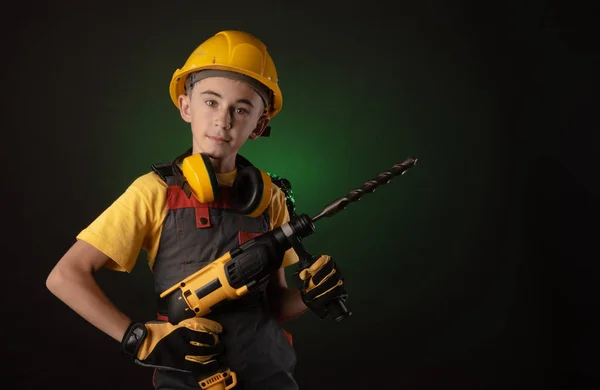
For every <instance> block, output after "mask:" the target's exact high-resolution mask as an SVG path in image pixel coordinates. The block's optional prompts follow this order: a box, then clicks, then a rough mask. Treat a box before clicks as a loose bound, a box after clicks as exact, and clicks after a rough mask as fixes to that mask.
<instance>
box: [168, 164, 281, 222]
mask: <svg viewBox="0 0 600 390" xmlns="http://www.w3.org/2000/svg"><path fill="white" fill-rule="evenodd" d="M187 154H189V153H186V154H184V155H182V156H180V157H178V158H177V159H176V160H175V161H174V162H173V165H174V166H173V170H174V171H175V172H176V173H177V174H179V170H180V169H181V174H182V176H183V177H181V179H182V188H184V189H186V190H187V189H189V193H188V197H189V196H190V194H193V195H194V197H195V198H196V199H197V200H198V201H199V202H200V203H210V202H213V201H215V200H218V198H219V191H218V187H219V182H218V180H217V174H216V173H215V170H214V168H213V166H212V163H211V162H210V158H209V157H208V156H207V155H206V154H204V153H197V154H192V155H188V156H187V157H185V158H183V157H184V156H185V155H187ZM181 158H183V161H182V162H181V168H180V167H179V166H178V163H179V161H180V160H181ZM236 165H237V167H238V172H237V175H236V177H235V180H234V182H233V185H232V187H231V201H232V202H233V205H234V207H235V209H236V210H237V211H238V212H239V213H241V214H243V215H247V216H249V217H258V216H260V215H261V214H262V213H264V211H265V210H266V209H267V207H269V203H270V202H271V195H272V194H271V189H272V181H271V176H269V174H267V173H266V172H263V171H261V170H260V169H258V168H256V167H255V166H253V165H252V164H251V163H250V162H249V161H248V160H246V159H245V158H243V157H242V156H240V155H238V158H237V160H236ZM185 187H187V188H185Z"/></svg>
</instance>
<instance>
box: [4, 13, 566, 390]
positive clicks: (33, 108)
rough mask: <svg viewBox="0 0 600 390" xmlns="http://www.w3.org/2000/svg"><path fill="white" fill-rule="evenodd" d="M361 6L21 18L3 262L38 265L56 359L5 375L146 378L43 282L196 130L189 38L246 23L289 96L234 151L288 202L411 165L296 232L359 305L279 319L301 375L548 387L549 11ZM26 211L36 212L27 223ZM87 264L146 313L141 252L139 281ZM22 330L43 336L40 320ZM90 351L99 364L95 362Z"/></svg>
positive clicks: (39, 296)
mask: <svg viewBox="0 0 600 390" xmlns="http://www.w3.org/2000/svg"><path fill="white" fill-rule="evenodd" d="M369 3H370V6H369V7H368V8H358V6H356V7H353V6H350V5H348V4H346V5H345V6H344V7H340V8H336V9H335V10H332V11H328V10H327V9H325V8H323V6H322V5H321V6H318V7H317V4H309V3H306V2H302V3H301V4H299V5H289V4H286V5H282V4H283V3H271V4H269V3H264V4H262V3H261V4H254V5H250V4H242V3H240V4H236V5H235V6H234V5H233V4H232V3H227V4H223V5H215V4H210V3H205V2H194V1H179V2H174V3H173V4H169V5H167V4H163V2H157V3H155V4H152V5H150V4H149V3H144V5H140V7H139V8H134V7H131V8H127V9H125V8H119V5H114V6H110V7H109V6H106V5H104V6H101V7H97V6H92V5H76V4H75V3H73V4H65V5H61V6H46V7H42V8H35V9H34V10H30V11H31V12H28V13H27V14H22V15H21V16H20V18H21V19H22V23H21V24H20V27H19V28H18V29H17V31H16V36H19V37H20V40H21V41H20V43H16V42H13V47H14V48H15V56H13V57H10V58H11V59H10V60H8V61H7V62H6V64H5V65H6V66H7V67H8V71H9V72H8V73H7V74H8V75H10V80H9V81H10V82H11V84H10V85H13V86H14V88H13V89H11V91H12V93H13V94H14V96H13V99H14V100H13V103H14V102H15V101H16V102H20V104H13V106H12V107H13V108H12V111H11V114H12V115H13V117H14V118H15V121H14V124H12V125H11V126H12V128H13V131H12V132H11V134H12V135H11V138H14V142H13V143H12V145H16V147H15V148H13V150H12V151H13V152H16V153H20V155H21V156H22V155H23V154H24V153H29V155H33V156H34V158H22V159H20V164H21V168H22V169H23V171H24V172H29V173H31V175H32V177H29V178H27V180H25V181H24V182H23V185H24V186H25V188H27V189H28V191H26V193H25V194H23V190H22V187H21V190H20V189H18V188H17V187H11V188H10V189H8V190H7V194H8V195H9V196H15V198H18V199H20V200H19V202H23V203H19V204H23V205H25V204H27V207H22V208H19V213H20V214H19V217H18V218H19V220H20V221H22V222H23V224H24V225H25V226H27V229H28V230H27V233H28V234H27V235H26V237H25V238H23V237H22V236H21V238H19V239H18V240H24V241H23V243H22V244H21V245H20V247H25V248H28V251H29V252H28V253H27V255H26V256H25V257H24V258H27V259H35V262H36V264H35V266H34V267H33V268H35V270H36V271H35V277H33V278H32V277H31V275H30V272H31V268H30V267H23V269H19V270H17V271H15V272H16V274H17V275H22V276H24V275H27V277H28V278H29V279H31V280H33V283H34V284H35V286H34V289H35V290H36V291H37V292H36V293H35V297H34V299H35V300H36V301H37V302H39V303H40V306H38V308H39V310H40V315H42V316H43V317H44V318H51V319H52V321H51V323H50V324H48V325H47V326H45V328H44V329H45V331H44V332H46V333H43V334H44V336H42V338H43V341H39V342H40V343H43V344H44V348H43V350H44V352H40V351H37V353H38V354H39V353H42V354H43V355H44V356H51V359H49V360H51V361H47V362H44V363H43V364H36V365H35V366H34V367H32V366H27V367H28V368H22V367H23V365H21V363H19V362H20V361H21V357H23V359H25V353H24V352H22V351H19V348H18V346H16V345H15V346H10V347H9V350H10V351H13V352H15V354H18V356H19V358H17V359H15V362H14V368H15V370H16V371H15V372H23V373H29V374H23V375H16V376H15V379H16V380H17V381H21V382H19V383H23V384H24V383H28V384H30V385H31V386H33V387H31V388H38V387H41V386H42V385H44V386H46V385H48V384H51V383H56V381H60V382H61V383H63V384H64V386H62V388H71V387H69V386H73V388H75V387H77V385H83V386H85V387H86V388H105V387H112V388H134V387H135V388H151V385H150V382H149V371H148V370H146V369H143V368H141V367H138V366H135V365H132V364H131V363H130V362H129V361H126V360H125V359H124V358H122V357H120V355H118V352H117V349H118V346H117V345H116V343H113V342H111V341H108V339H107V338H106V337H105V336H104V335H103V334H101V333H100V332H98V331H97V330H96V329H93V328H92V327H91V326H89V324H87V323H86V322H85V321H84V320H82V319H81V318H79V317H78V316H77V315H76V314H74V313H73V312H71V311H70V310H69V309H68V308H67V307H66V306H64V305H62V304H60V303H59V302H58V301H57V300H56V298H54V297H53V296H51V295H50V294H49V293H48V292H47V291H46V290H45V289H44V286H43V283H44V279H45V277H46V276H47V274H48V272H50V270H51V268H52V267H53V266H54V264H55V263H56V261H58V260H59V259H60V256H62V254H63V253H64V251H65V250H66V249H68V247H69V246H70V245H71V244H72V242H73V240H74V237H75V235H76V234H77V233H78V232H79V230H81V229H82V228H83V227H85V226H86V225H87V224H88V223H89V222H91V221H92V220H93V219H94V218H95V217H96V216H97V215H98V214H99V213H100V212H101V211H102V210H103V209H104V208H105V207H107V206H108V205H109V204H110V203H111V202H112V201H113V200H114V199H115V198H116V197H117V196H119V195H120V193H121V192H123V191H124V190H125V188H126V187H127V186H128V185H129V183H130V182H131V181H133V180H134V179H135V178H136V177H138V176H139V175H142V174H144V173H146V172H147V171H148V170H149V169H150V164H152V163H155V162H162V161H166V160H171V159H172V158H174V157H175V156H177V155H178V154H180V153H181V151H183V150H184V149H185V148H187V147H188V146H189V145H190V142H191V137H190V132H189V129H188V127H187V124H186V123H185V122H183V121H182V120H181V118H180V117H179V113H178V111H177V110H176V108H175V107H174V106H173V105H172V103H171V101H170V99H169V95H168V84H169V81H170V78H171V75H172V73H173V71H174V70H175V69H176V68H177V67H179V66H182V65H183V63H184V61H185V60H186V58H187V56H188V55H189V54H190V53H191V51H192V50H193V49H194V48H195V47H196V46H197V45H198V44H199V43H200V42H201V41H203V40H204V39H206V38H208V37H209V36H211V35H212V34H214V33H216V32H217V31H219V30H224V29H240V30H246V31H249V32H252V33H254V34H256V35H257V36H258V37H259V38H261V39H262V40H263V41H264V42H265V43H266V44H267V46H268V47H269V50H270V53H271V55H272V56H273V58H274V60H275V63H276V65H277V68H278V72H279V76H280V86H281V88H282V90H283V95H284V100H283V102H284V103H283V111H282V112H281V113H280V114H279V115H278V116H277V117H276V118H275V119H274V120H273V121H272V123H271V125H272V133H271V134H272V135H271V137H270V138H265V139H259V140H257V141H250V142H249V143H248V144H246V145H245V146H244V147H243V149H242V150H241V153H242V154H243V155H244V156H245V157H247V158H249V159H250V160H251V161H252V162H253V163H254V164H255V165H257V166H258V167H260V168H261V169H263V170H266V171H269V172H273V173H276V174H278V175H280V176H284V177H286V178H288V179H289V180H290V181H291V183H292V186H293V190H294V193H295V196H296V200H297V209H298V212H304V213H308V214H309V215H315V214H317V213H318V212H319V211H320V210H321V208H322V207H324V206H325V205H326V204H327V203H329V202H330V201H332V200H334V199H336V198H338V197H340V196H342V195H345V194H346V193H347V192H349V191H350V190H353V189H355V188H358V187H360V186H361V185H362V183H363V182H364V181H366V180H368V179H372V178H374V177H375V176H376V175H377V174H379V173H380V172H382V171H385V170H386V169H388V168H390V167H391V166H392V165H393V164H395V163H398V162H401V161H403V160H404V159H405V158H406V157H409V156H411V157H416V158H418V163H417V165H416V167H415V168H413V169H411V170H409V171H408V172H407V173H406V174H405V175H404V176H402V177H396V178H394V179H393V180H392V181H391V182H390V183H389V184H387V185H384V186H382V187H380V188H378V189H377V190H376V191H375V193H373V194H367V195H366V196H365V197H364V198H363V199H361V200H360V202H358V203H354V204H351V205H349V206H348V208H347V209H346V210H345V211H343V212H341V213H340V214H338V215H336V216H335V217H333V218H326V219H323V220H321V221H318V222H317V223H316V229H317V231H316V233H315V234H314V235H313V236H311V237H309V238H308V239H307V240H306V244H307V247H308V249H309V250H310V251H312V252H314V253H324V254H329V255H332V256H333V257H334V258H335V260H336V261H337V262H338V263H339V264H340V266H341V268H342V271H343V272H344V274H345V275H346V284H347V289H348V291H349V294H350V295H349V299H348V302H347V304H348V306H349V308H350V309H351V310H352V311H353V315H352V316H351V317H350V319H348V320H346V321H345V322H343V323H340V324H334V323H332V322H330V321H319V320H318V319H317V318H316V317H315V316H313V315H312V314H310V313H309V314H306V315H304V316H303V317H301V318H300V319H298V320H296V321H293V322H290V323H289V324H287V325H286V329H288V330H289V331H290V332H291V333H292V334H293V336H294V345H295V348H296V351H297V353H298V358H299V362H298V367H297V372H296V375H297V378H298V382H299V383H300V385H301V388H305V389H334V388H335V389H337V388H340V389H342V388H360V387H367V386H371V387H373V388H375V387H381V388H390V389H391V388H394V389H396V388H398V389H449V388H478V389H483V388H484V389H508V388H517V387H522V386H523V385H527V386H528V388H529V389H532V388H545V387H544V386H543V385H544V383H546V382H547V381H552V378H553V375H556V373H552V372H549V371H548V367H550V366H551V364H552V363H553V362H554V361H555V360H554V359H556V358H555V357H553V355H552V354H551V352H550V350H551V348H552V342H551V338H552V330H551V328H550V326H549V323H550V322H551V321H552V318H553V317H552V316H553V313H552V312H551V310H550V308H549V307H548V305H547V302H546V299H547V296H546V295H545V294H546V292H547V291H549V290H548V289H549V286H548V283H549V282H548V281H547V280H546V279H545V278H544V277H542V276H540V273H539V272H538V271H539V269H540V267H541V266H543V263H544V261H545V260H538V259H539V258H543V259H547V258H546V257H545V256H546V255H547V254H548V253H551V252H552V251H553V249H552V248H553V247H552V245H554V243H553V242H552V239H551V236H547V235H544V234H546V233H549V232H550V228H549V225H547V224H546V223H547V222H548V221H550V220H551V218H550V217H548V216H545V215H544V214H542V213H541V212H540V211H538V210H540V208H541V207H542V206H544V205H546V204H548V203H551V202H550V201H549V200H548V199H547V198H545V197H544V193H545V191H543V190H542V189H540V185H539V183H540V182H541V181H543V180H545V179H546V178H547V177H546V176H544V174H543V173H542V174H540V173H539V172H540V170H539V168H540V167H544V166H547V164H551V163H552V161H553V160H552V157H551V156H550V154H551V152H552V151H551V147H552V146H553V142H554V141H555V140H556V138H555V136H554V135H553V134H552V133H551V132H550V131H548V130H547V129H548V128H549V126H550V125H551V124H552V123H553V121H554V119H553V118H551V116H550V115H548V116H545V115H543V114H544V113H547V112H550V111H552V109H553V107H554V106H553V105H554V104H557V103H556V102H555V101H553V100H552V99H551V98H550V97H548V95H545V93H546V92H547V91H549V90H550V87H549V86H548V84H546V83H545V82H544V80H548V79H549V78H550V77H551V76H552V75H553V74H555V73H554V72H553V71H551V70H549V69H545V68H544V67H543V66H541V65H542V64H547V63H548V61H546V58H545V57H543V56H544V55H546V51H545V50H546V49H547V46H545V45H546V43H545V41H543V39H545V35H543V34H542V32H543V31H542V30H540V29H539V26H540V24H539V21H540V20H545V19H544V18H543V16H544V15H545V12H548V11H543V12H541V14H540V13H539V12H540V9H539V8H536V6H535V5H531V6H529V7H526V6H525V5H519V6H518V7H515V8H511V7H509V6H505V8H501V9H496V10H495V11H494V12H492V13H488V12H487V11H485V10H484V9H483V7H482V8H475V7H467V6H466V5H464V4H463V5H461V6H459V5H458V4H450V3H444V2H438V3H437V4H436V5H435V6H433V5H432V4H425V3H423V4H422V5H415V4H408V3H401V4H398V7H399V8H400V10H399V11H395V12H391V11H390V10H389V9H387V8H386V7H384V6H383V5H379V4H377V3H373V2H369ZM507 24H508V25H510V26H511V27H510V28H503V27H504V26H506V25H507ZM552 56H553V58H557V57H558V56H557V55H556V54H553V55H552ZM560 83H561V81H555V84H554V88H556V87H560ZM17 87H18V88H17ZM34 91H35V93H33V92H34ZM534 96H535V101H536V102H537V103H538V104H537V105H531V102H532V101H533V97H534ZM539 129H545V130H543V131H538V130H539ZM533 144H535V145H536V146H537V147H539V149H535V150H534V149H532V148H531V147H530V145H533ZM528 164H531V165H528ZM526 166H533V167H537V168H536V169H529V168H527V167H526ZM19 178H21V179H23V177H22V176H19ZM40 198H41V199H42V200H40V201H34V200H35V199H40ZM39 220H42V221H46V223H44V224H39V223H33V224H29V223H26V222H25V221H39ZM540 229H541V230H540ZM544 229H545V230H544ZM34 237H35V238H34ZM16 240H17V239H16ZM14 242H16V241H14ZM19 242H21V241H19ZM11 248H13V247H10V248H9V251H8V252H9V255H11V254H12V255H13V256H14V255H16V254H17V253H19V252H18V250H17V249H11ZM15 248H16V247H15ZM23 264H25V263H23ZM287 271H288V276H289V283H290V284H291V283H293V279H292V273H293V271H294V270H293V269H288V270H287ZM98 277H99V282H100V284H101V286H102V287H103V288H105V290H106V292H107V294H108V295H109V297H110V298H111V299H112V300H113V301H114V302H115V303H116V304H117V306H119V307H120V308H121V309H122V310H123V311H124V312H126V313H128V314H129V315H130V316H133V317H135V318H148V319H149V318H151V317H152V316H153V315H154V311H153V310H154V306H153V304H154V302H153V301H152V297H153V295H152V291H153V286H152V282H151V275H150V272H149V270H148V268H147V265H146V263H145V262H144V255H143V254H142V255H141V256H140V259H139V262H138V264H137V265H136V268H135V269H134V272H133V273H132V274H131V275H126V274H117V273H112V272H108V271H102V272H100V273H99V275H98ZM148 297H150V299H148ZM22 311H23V310H22ZM28 314H31V313H28ZM25 327H26V328H27V329H28V330H29V331H31V332H36V333H37V334H39V329H38V326H37V325H35V321H33V322H29V325H25ZM48 351H51V352H48ZM64 351H69V352H68V353H63V352H64ZM82 356H89V357H87V358H85V359H83V358H81V357H82ZM97 365H102V370H108V371H109V372H108V373H105V374H103V375H102V376H101V377H97V369H96V368H95V366H97ZM65 368H66V369H65ZM17 369H18V370H17ZM57 369H58V371H57ZM32 373H35V375H30V374H32ZM112 374H114V376H113V375H112ZM33 377H35V378H36V379H32V378H33ZM118 378H127V379H118ZM65 381H66V382H65ZM32 383H33V384H32ZM115 383H116V385H115ZM121 384H122V386H121V387H119V385H121ZM36 386H37V387H36Z"/></svg>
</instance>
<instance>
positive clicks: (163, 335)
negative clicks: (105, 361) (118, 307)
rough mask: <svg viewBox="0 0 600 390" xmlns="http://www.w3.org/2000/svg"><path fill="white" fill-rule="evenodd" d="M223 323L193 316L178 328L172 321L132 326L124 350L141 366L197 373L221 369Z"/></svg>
mask: <svg viewBox="0 0 600 390" xmlns="http://www.w3.org/2000/svg"><path fill="white" fill-rule="evenodd" d="M222 331H223V328H222V326H221V324H219V323H217V322H215V321H211V320H209V319H206V318H202V317H192V318H189V319H186V320H184V321H181V322H180V323H179V324H177V325H173V324H171V323H169V322H153V321H151V322H147V323H145V324H144V323H135V322H133V323H131V325H129V328H128V329H127V331H126V332H125V336H124V337H123V340H122V341H121V351H122V352H123V353H124V354H125V355H127V356H129V357H131V358H133V359H134V360H135V362H136V363H137V364H140V365H142V366H148V367H154V368H159V369H165V370H175V371H185V372H190V373H194V374H205V373H206V374H211V373H214V372H216V371H217V370H218V368H219V362H218V361H217V359H216V357H217V355H218V354H219V352H220V350H221V345H220V344H219V334H220V333H221V332H222Z"/></svg>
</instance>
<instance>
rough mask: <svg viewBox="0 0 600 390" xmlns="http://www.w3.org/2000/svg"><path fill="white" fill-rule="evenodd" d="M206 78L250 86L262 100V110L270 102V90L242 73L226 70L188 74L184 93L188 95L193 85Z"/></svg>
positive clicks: (207, 70) (210, 70)
mask: <svg viewBox="0 0 600 390" xmlns="http://www.w3.org/2000/svg"><path fill="white" fill-rule="evenodd" d="M208 77H227V78H229V79H232V80H237V81H243V82H245V83H246V84H248V85H250V87H252V89H254V90H255V91H256V93H258V95H259V96H260V98H261V99H262V102H263V105H264V108H265V109H266V108H267V107H268V106H269V104H271V102H272V92H271V90H270V89H269V88H268V87H267V86H266V85H264V84H262V83H260V82H258V81H257V80H255V79H253V78H252V77H249V76H246V75H245V74H242V73H237V72H232V71H227V70H217V69H205V70H200V71H197V72H193V73H190V74H189V75H188V76H187V78H186V79H185V93H186V95H188V94H189V93H190V92H191V90H192V88H193V87H194V84H196V83H197V82H198V81H200V80H202V79H205V78H208Z"/></svg>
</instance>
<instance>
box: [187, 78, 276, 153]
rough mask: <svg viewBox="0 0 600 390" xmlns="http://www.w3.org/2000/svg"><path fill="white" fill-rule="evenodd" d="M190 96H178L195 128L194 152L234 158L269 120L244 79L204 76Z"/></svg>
mask: <svg viewBox="0 0 600 390" xmlns="http://www.w3.org/2000/svg"><path fill="white" fill-rule="evenodd" d="M190 95H191V96H189V95H181V96H179V107H180V112H181V117H182V118H183V119H184V120H185V121H186V122H188V123H190V124H191V127H192V137H193V153H200V152H203V153H206V154H208V155H209V156H210V157H211V158H213V159H218V160H223V159H227V158H228V157H234V156H235V155H236V154H237V152H238V150H239V149H240V148H241V147H242V146H243V145H244V143H245V142H246V140H247V139H249V138H250V139H255V138H257V137H259V136H260V134H261V133H262V132H263V131H264V129H265V127H266V126H267V125H268V123H269V120H270V118H269V117H268V116H267V115H264V108H265V107H264V104H263V101H262V99H261V98H260V95H259V94H258V93H256V91H254V89H252V88H251V87H250V86H249V85H248V84H246V83H244V82H242V81H237V80H232V79H229V78H225V77H209V78H205V79H202V80H200V81H198V82H196V84H195V85H194V87H193V88H192V91H191V94H190Z"/></svg>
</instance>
